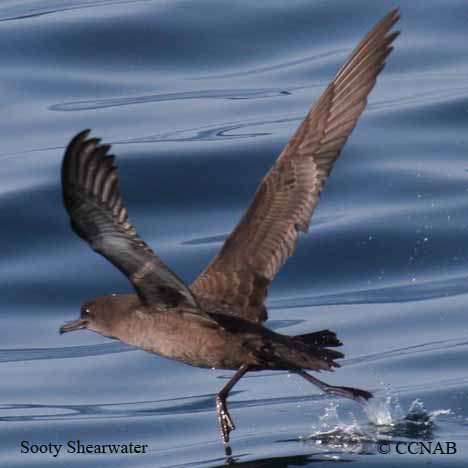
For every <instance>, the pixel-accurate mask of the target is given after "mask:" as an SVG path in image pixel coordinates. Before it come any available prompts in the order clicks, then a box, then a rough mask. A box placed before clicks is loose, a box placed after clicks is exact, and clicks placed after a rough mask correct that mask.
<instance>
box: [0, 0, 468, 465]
mask: <svg viewBox="0 0 468 468" xmlns="http://www.w3.org/2000/svg"><path fill="white" fill-rule="evenodd" d="M399 5H400V8H401V13H402V19H401V20H400V22H399V24H398V27H397V29H400V30H401V31H402V34H401V36H400V37H399V38H398V40H397V41H396V43H395V50H394V52H393V53H392V55H391V56H390V58H389V60H388V64H387V67H386V68H385V70H384V71H383V73H382V74H381V76H380V79H379V81H378V84H377V86H376V88H375V89H374V91H373V92H372V94H371V96H370V99H369V105H368V107H367V109H366V111H365V113H364V115H363V116H362V118H361V120H360V122H359V124H358V126H357V128H356V129H355V131H354V133H353V134H352V137H351V138H350V139H349V141H348V143H347V145H346V147H345V149H344V151H343V153H342V155H341V157H340V160H339V161H338V162H337V164H336V165H335V168H334V170H333V172H332V175H331V177H330V179H329V181H328V183H327V185H326V188H325V190H324V192H323V194H322V198H321V201H320V204H319V207H318V209H317V211H316V213H315V216H314V218H313V221H312V224H311V229H310V232H309V234H308V235H303V236H301V239H300V242H299V245H298V248H297V250H296V253H295V255H294V257H292V258H291V259H290V260H289V261H288V263H287V264H286V266H285V267H284V268H283V269H282V270H281V272H280V274H279V275H278V276H277V278H276V280H275V282H274V283H273V286H272V287H271V289H270V294H269V299H268V306H269V314H270V321H269V322H268V324H269V326H270V327H272V328H274V329H277V330H280V331H281V332H284V333H288V334H298V333H306V332H310V331H314V330H319V329H323V328H330V329H332V330H335V331H336V332H337V334H338V336H339V337H340V338H341V339H342V341H343V342H344V347H343V351H344V352H345V354H346V358H345V359H344V360H343V361H342V368H341V369H339V370H337V371H336V372H335V373H333V374H322V375H321V378H323V379H324V380H326V381H327V382H329V383H332V384H337V385H348V386H357V387H361V388H365V389H367V390H369V391H371V392H373V393H374V394H375V399H374V400H373V401H372V403H371V404H370V405H368V406H366V407H362V406H360V405H358V404H356V403H355V402H352V401H345V400H342V399H339V398H335V397H330V396H326V395H323V394H321V393H320V392H318V391H317V389H316V388H314V387H312V386H311V385H310V384H308V383H307V382H306V381H304V380H302V379H300V378H299V377H297V376H291V375H288V374H287V373H284V372H278V373H274V372H262V373H255V374H247V376H246V377H244V378H243V379H242V380H241V382H240V383H239V384H238V385H237V386H236V387H235V389H234V391H233V392H232V395H231V397H230V398H229V404H230V408H231V414H232V416H233V418H234V420H235V422H236V423H237V429H236V431H234V432H233V433H232V443H231V448H232V456H231V458H230V459H228V458H226V456H225V453H224V448H223V444H222V443H221V441H220V439H219V434H218V425H217V419H216V414H215V404H214V399H213V395H214V394H215V393H216V392H217V391H219V389H220V388H221V387H222V386H223V385H224V384H225V383H226V381H227V380H226V379H228V378H229V376H230V375H231V373H230V372H227V371H214V370H202V369H195V368H191V367H188V366H185V365H183V364H181V363H177V362H172V361H168V360H165V359H163V358H159V357H157V356H153V355H150V354H148V353H145V352H143V351H139V350H135V349H132V348H130V347H128V346H125V345H123V344H120V343H118V342H116V341H111V340H108V339H106V338H104V337H101V336H99V335H96V334H93V333H91V332H77V333H72V334H67V335H63V336H60V335H59V334H58V327H59V326H60V325H61V324H62V323H63V322H65V321H68V320H70V319H73V318H75V317H76V316H77V314H78V312H79V307H80V304H81V303H82V302H84V301H86V300H87V299H89V298H92V297H95V296H99V295H103V294H108V293H111V292H128V291H131V286H130V284H129V283H128V282H127V281H126V279H125V278H124V277H123V276H122V275H121V274H120V273H119V272H118V271H117V270H116V269H115V268H113V267H112V266H111V265H110V264H109V263H108V262H106V260H105V259H103V258H101V257H100V256H98V255H96V254H95V253H93V252H92V251H91V249H89V247H88V246H87V245H86V244H85V243H84V242H82V241H81V240H80V239H79V238H78V237H77V236H76V235H75V234H74V233H73V232H72V231H71V229H70V227H69V223H68V217H67V215H66V214H65V211H64V208H63V206H62V200H61V192H60V163H61V158H62V155H63V150H64V147H65V145H66V144H67V142H68V140H69V139H70V138H71V136H73V135H74V134H75V133H77V132H78V131H80V130H82V129H83V128H88V127H89V128H92V129H93V132H94V135H96V136H100V137H102V138H103V139H105V141H108V142H111V143H113V148H114V150H113V151H114V153H115V154H116V155H117V164H118V167H119V173H120V180H121V188H122V192H123V194H124V197H125V200H126V203H127V206H128V209H129V212H130V215H131V218H132V220H133V222H134V224H135V226H136V228H137V229H138V231H139V233H140V235H141V236H142V237H143V238H144V239H146V240H147V242H148V243H149V244H150V245H151V246H153V247H154V249H155V250H156V252H157V253H158V254H159V255H160V256H161V257H162V258H163V259H164V260H165V261H166V262H167V263H169V264H170V265H171V267H172V268H173V269H174V270H175V271H177V272H178V274H179V275H180V276H181V277H182V278H183V279H184V280H185V281H187V282H191V281H192V280H193V279H194V278H195V277H196V275H197V274H198V273H199V272H200V271H201V270H202V268H203V267H204V266H205V265H206V263H207V262H208V261H209V259H210V258H211V257H212V256H213V255H214V253H215V252H216V251H217V250H218V249H219V248H220V246H221V244H222V241H223V239H224V238H225V237H226V236H227V235H228V234H229V232H230V231H231V229H232V228H233V226H234V225H235V223H236V222H237V220H238V219H239V217H240V215H241V214H242V212H243V210H244V209H245V207H246V206H247V204H248V202H249V200H250V198H251V197H252V195H253V193H254V191H255V188H256V186H257V183H258V182H259V180H260V179H261V178H262V176H263V175H264V173H265V172H266V171H267V170H268V168H269V167H270V165H271V164H272V163H273V161H274V159H275V157H276V156H277V155H278V154H279V152H280V151H281V149H282V147H283V146H284V145H285V144H286V142H287V141H288V139H289V137H290V136H291V135H292V133H293V132H294V130H295V128H296V127H297V126H298V124H299V123H300V121H301V119H302V118H303V117H304V115H305V113H306V112H307V110H308V108H309V106H310V105H311V104H312V103H313V101H314V100H315V99H316V98H317V96H318V95H319V94H320V92H321V91H322V90H323V89H324V87H325V86H326V84H327V82H328V80H329V79H330V78H331V77H332V76H333V73H334V72H335V71H336V69H337V68H338V67H339V66H340V65H341V63H342V62H343V61H344V60H345V58H346V56H347V54H348V53H349V52H350V51H351V50H352V48H353V47H354V46H355V45H356V44H357V42H358V41H359V40H360V38H361V37H362V36H363V35H364V34H365V33H366V32H367V31H368V30H369V29H370V28H371V27H372V25H373V24H374V23H375V22H376V21H377V20H378V19H380V18H381V17H382V16H383V15H384V14H385V13H387V12H388V11H389V10H390V9H391V8H393V7H394V6H395V3H394V2H393V1H386V0H381V1H379V2H375V1H371V0H367V1H364V0H354V1H353V2H349V1H344V0H340V1H339V0H328V1H323V0H288V1H285V0H282V1H279V0H270V1H268V2H258V1H257V2H255V1H252V0H251V1H236V2H228V1H202V0H201V1H163V0H161V1H150V0H146V1H144V0H141V1H138V0H133V1H131V0H115V1H112V0H102V1H98V0H94V1H85V0H69V1H64V0H34V1H33V0H28V1H27V0H21V1H19V0H16V1H10V0H4V1H2V2H1V3H0V43H1V44H2V47H1V49H0V58H1V63H2V65H1V67H0V87H1V93H0V101H1V109H2V110H3V112H2V114H1V115H2V116H1V119H0V120H1V125H0V137H1V143H2V144H1V147H0V216H1V220H2V223H1V256H0V324H1V325H0V343H1V344H0V375H1V379H0V380H1V384H0V395H1V398H0V434H1V443H0V444H1V445H0V447H1V450H0V464H1V466H5V467H24V466H28V467H45V466H57V467H89V466H96V467H108V466H109V467H116V466H118V467H137V468H140V467H218V466H224V465H225V464H227V463H231V464H234V465H237V466H243V467H249V468H253V467H274V468H280V467H281V468H285V467H298V466H301V467H311V466H316V465H315V464H316V463H317V462H320V466H330V465H331V464H335V463H340V462H348V463H351V466H353V467H356V468H358V467H361V466H380V465H382V466H422V465H426V464H428V463H430V464H432V465H433V466H444V467H445V466H466V462H467V460H468V373H467V360H468V320H467V301H468V172H467V170H468V132H467V131H466V129H467V110H468V82H467V76H468V52H467V48H466V42H467V38H468V9H467V6H466V2H464V1H461V0H449V1H444V2H441V1H435V0H424V1H423V0H412V1H409V0H400V2H399ZM74 440H80V441H81V443H83V444H129V443H130V442H132V443H134V444H147V445H148V447H147V453H146V454H133V455H125V454H107V455H103V454H71V453H65V451H66V444H67V442H68V441H74ZM23 442H24V443H25V444H27V445H28V446H29V447H31V446H32V445H33V444H36V445H41V444H49V443H52V444H62V445H64V448H63V449H62V451H61V453H60V454H59V455H58V456H56V457H54V456H53V454H51V453H22V451H23V452H24V451H26V450H25V449H24V448H23V446H22V443H23ZM410 442H415V443H416V444H417V443H419V442H425V443H429V442H432V443H433V444H436V443H437V442H440V443H441V444H446V443H447V442H453V443H455V444H456V453H452V454H446V455H444V454H441V453H435V454H431V455H428V454H425V455H411V454H408V453H404V454H399V453H397V448H398V447H399V448H400V451H404V448H405V447H407V445H405V444H409V443H410ZM416 446H417V445H416ZM382 447H384V448H388V449H389V452H390V453H387V454H383V453H380V452H379V450H380V451H382Z"/></svg>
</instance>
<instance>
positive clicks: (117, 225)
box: [60, 10, 399, 443]
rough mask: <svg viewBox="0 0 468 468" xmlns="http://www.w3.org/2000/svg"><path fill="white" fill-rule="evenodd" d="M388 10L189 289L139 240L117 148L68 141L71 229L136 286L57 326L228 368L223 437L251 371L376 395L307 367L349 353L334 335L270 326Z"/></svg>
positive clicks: (355, 108)
mask: <svg viewBox="0 0 468 468" xmlns="http://www.w3.org/2000/svg"><path fill="white" fill-rule="evenodd" d="M398 19H399V13H398V10H394V11H392V12H390V13H389V14H388V15H387V16H385V17H384V18H383V19H382V20H381V21H380V22H379V23H377V24H376V25H375V26H374V28H373V29H372V30H371V31H370V32H369V33H368V34H367V35H366V36H365V37H364V39H363V40H362V41H361V42H360V43H359V45H358V46H357V48H356V49H355V50H354V52H353V53H352V54H351V56H350V57H349V58H348V60H347V61H346V63H345V64H344V65H343V66H342V67H341V68H340V70H339V71H338V73H337V74H336V76H335V77H334V78H333V80H332V81H331V83H330V84H329V85H328V87H327V88H326V90H325V91H324V92H323V94H322V95H321V96H320V98H319V100H318V101H317V103H316V104H315V105H314V106H313V107H312V108H311V109H310V111H309V113H308V114H307V116H306V117H305V119H304V121H303V122H302V123H301V125H300V126H299V128H298V129H297V131H296V133H295V134H294V136H293V137H292V139H291V140H290V141H289V143H288V144H287V145H286V147H285V148H284V149H283V151H282V152H281V154H280V155H279V157H278V159H277V160H276V162H275V163H274V165H273V167H272V168H271V169H270V171H269V172H268V173H267V175H266V176H265V177H264V179H263V180H262V181H261V183H260V185H259V187H258V189H257V192H256V194H255V196H254V198H253V201H252V203H251V204H250V206H249V208H248V209H247V211H246V212H245V214H244V215H243V217H242V219H241V220H240V221H239V224H238V225H237V226H236V227H235V229H234V230H233V232H232V233H231V234H230V235H229V237H228V238H227V239H226V241H225V242H224V245H223V246H222V248H221V250H220V251H219V253H218V254H217V255H216V256H215V257H214V258H213V259H212V260H211V262H210V263H209V265H208V266H207V267H206V268H205V270H204V271H203V272H202V273H201V274H200V276H199V277H198V278H197V279H196V280H195V282H194V283H193V284H191V285H190V286H186V285H185V284H184V283H183V282H182V280H181V279H180V278H179V277H178V276H177V275H176V274H175V273H174V272H172V271H171V270H170V269H169V268H168V267H167V266H166V265H165V264H164V263H163V262H162V261H161V260H160V259H159V258H158V257H157V256H156V255H155V253H154V252H153V251H152V250H151V248H150V247H149V246H148V245H147V244H146V243H145V242H144V241H143V240H142V239H141V238H140V237H139V236H138V234H137V232H136V230H135V228H134V227H133V225H132V224H131V222H130V220H129V218H128V214H127V210H126V208H125V206H124V202H123V199H122V196H121V194H120V191H119V187H118V179H117V169H116V167H115V166H114V165H113V159H114V157H113V156H111V155H108V152H109V149H110V145H101V144H100V140H99V139H97V138H88V136H89V133H90V130H85V131H83V132H81V133H79V134H78V135H76V136H75V137H74V138H73V139H72V140H71V142H70V143H69V145H68V147H67V149H66V152H65V156H64V158H63V164H62V189H63V199H64V204H65V208H66V210H67V211H68V214H69V215H70V218H71V225H72V228H73V229H74V231H75V232H76V233H77V234H78V235H79V236H80V237H82V238H83V239H84V240H85V241H87V242H88V243H89V244H90V245H91V247H92V248H93V249H94V250H96V251H97V252H99V253H100V254H101V255H103V256H104V257H105V258H107V259H108V260H109V261H110V262H111V263H113V264H114V265H115V266H116V267H117V268H118V269H119V270H121V271H122V273H123V274H124V275H126V276H127V278H128V279H129V280H130V282H131V283H132V285H133V287H134V289H135V291H136V294H118V295H114V294H113V295H108V296H104V297H98V298H96V299H93V300H91V301H89V302H87V303H85V304H84V305H83V306H82V307H81V315H80V318H79V319H77V320H75V321H73V322H70V323H68V324H65V325H63V326H62V327H61V328H60V332H61V333H64V332H69V331H73V330H78V329H82V328H85V329H88V330H92V331H94V332H97V333H100V334H102V335H104V336H107V337H111V338H116V339H119V340H121V341H123V342H125V343H128V344H130V345H133V346H136V347H138V348H141V349H143V350H146V351H149V352H151V353H155V354H158V355H161V356H165V357H167V358H171V359H176V360H179V361H182V362H184V363H186V364H190V365H192V366H197V367H206V368H217V369H232V370H235V371H236V372H235V374H234V375H233V377H232V378H231V379H230V380H229V381H228V383H227V384H226V385H225V386H224V387H223V388H222V390H221V391H220V392H219V393H218V394H217V395H216V408H217V414H218V419H219V423H220V429H221V436H222V438H223V441H224V442H225V443H227V442H228V441H229V434H230V432H231V431H232V430H233V429H234V423H233V421H232V419H231V416H230V415H229V412H228V409H227V404H226V398H227V396H228V394H229V392H230V390H231V389H232V388H233V387H234V385H235V384H236V382H238V381H239V379H240V378H241V377H242V376H243V375H244V374H245V373H246V372H250V371H260V370H264V369H269V370H287V371H290V372H293V373H296V374H298V375H300V376H301V377H303V378H304V379H306V380H308V381H309V382H311V383H312V384H314V385H316V386H318V387H319V388H320V389H321V390H322V391H324V392H325V393H327V394H331V395H339V396H342V397H347V398H352V399H354V400H357V401H365V400H367V399H369V398H371V397H372V395H371V393H369V392H367V391H365V390H360V389H356V388H350V387H338V386H332V385H328V384H326V383H324V382H322V381H320V380H318V379H317V378H315V377H313V376H311V375H310V374H308V373H307V372H306V370H313V371H321V370H329V371H331V370H333V368H335V367H339V364H338V363H336V362H335V359H337V358H342V357H343V354H342V353H340V352H338V351H336V350H332V349H329V348H333V347H337V346H339V345H341V343H340V341H339V340H338V339H337V337H336V335H335V333H334V332H331V331H329V330H322V331H319V332H315V333H309V334H305V335H299V336H286V335H283V334H279V333H276V332H273V331H271V330H269V329H268V328H266V327H265V326H263V324H262V322H264V321H265V320H266V319H267V311H266V307H265V299H266V295H267V289H268V286H269V284H270V282H271V281H272V280H273V278H274V276H275V275H276V273H277V272H278V270H279V269H280V268H281V266H282V265H283V264H284V263H285V261H286V260H287V258H288V257H289V256H290V255H291V254H292V253H293V251H294V247H295V245H296V241H297V237H298V234H299V232H301V231H302V232H306V231H307V230H308V226H309V222H310V218H311V216H312V213H313V212H314V209H315V206H316V205H317V202H318V199H319V195H320V192H321V190H322V188H323V186H324V183H325V181H326V180H327V177H328V175H329V173H330V171H331V169H332V167H333V163H334V162H335V161H336V159H337V158H338V155H339V154H340V151H341V149H342V147H343V146H344V144H345V142H346V140H347V138H348V136H349V135H350V133H351V132H352V130H353V129H354V127H355V125H356V123H357V121H358V118H359V116H360V115H361V113H362V111H363V110H364V108H365V106H366V103H367V96H368V95H369V93H370V91H371V89H372V88H373V87H374V84H375V82H376V78H377V75H378V74H379V72H380V71H381V70H382V69H383V67H384V65H385V59H386V57H387V56H388V55H389V53H390V52H391V51H392V48H393V47H392V46H391V44H392V42H393V40H394V39H395V38H396V37H397V36H398V32H389V31H390V29H391V27H392V26H393V25H394V24H395V23H396V22H397V21H398Z"/></svg>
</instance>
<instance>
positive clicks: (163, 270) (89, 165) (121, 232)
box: [62, 130, 198, 308]
mask: <svg viewBox="0 0 468 468" xmlns="http://www.w3.org/2000/svg"><path fill="white" fill-rule="evenodd" d="M89 133H90V131H89V130H85V131H83V132H81V133H79V134H78V135H76V136H75V137H74V138H73V139H72V140H71V142H70V143H69V145H68V147H67V149H66V151H65V156H64V158H63V163H62V191H63V200H64V204H65V208H66V210H67V212H68V214H69V215H70V218H71V225H72V228H73V230H74V231H75V232H76V233H77V234H78V235H79V236H80V237H81V238H82V239H84V240H85V241H86V242H88V243H89V245H90V246H91V247H92V248H93V249H94V250H95V251H96V252H99V253H100V254H101V255H103V256H104V257H105V258H107V260H109V261H110V262H111V263H113V264H114V265H115V266H116V267H117V268H118V269H119V270H120V271H122V273H123V274H124V275H125V276H127V278H128V279H129V280H130V281H131V283H132V284H133V286H134V288H135V290H136V292H137V294H138V296H139V297H140V300H141V301H142V302H143V303H144V304H148V305H158V306H160V307H164V308H168V307H175V306H178V305H184V306H189V307H194V308H195V307H198V306H197V302H196V301H195V299H194V297H193V295H192V293H191V292H190V290H189V289H188V287H187V286H186V285H185V284H184V283H183V282H182V281H181V280H180V279H179V278H178V277H177V276H176V275H175V273H173V272H172V271H171V270H170V269H169V268H168V267H167V266H166V265H165V264H164V263H163V262H162V261H161V260H160V259H159V258H158V257H157V256H156V255H155V254H154V252H153V251H152V250H151V249H150V248H149V247H148V246H147V245H146V243H145V242H144V241H143V240H142V239H141V238H140V237H139V236H138V234H137V232H136V230H135V228H134V227H133V226H132V224H131V222H130V220H129V218H128V214H127V209H126V208H125V206H124V203H123V199H122V196H121V195H120V191H119V187H118V177H117V168H116V167H115V166H114V165H113V159H114V156H110V155H108V154H107V153H108V151H109V149H110V145H100V144H99V143H100V140H99V139H97V138H89V139H88V135H89Z"/></svg>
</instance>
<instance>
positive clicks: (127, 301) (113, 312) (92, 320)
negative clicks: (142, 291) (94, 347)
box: [59, 294, 138, 337]
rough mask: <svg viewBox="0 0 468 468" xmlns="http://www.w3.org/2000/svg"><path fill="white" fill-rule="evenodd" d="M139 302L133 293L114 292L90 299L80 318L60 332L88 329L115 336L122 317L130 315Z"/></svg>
mask: <svg viewBox="0 0 468 468" xmlns="http://www.w3.org/2000/svg"><path fill="white" fill-rule="evenodd" d="M137 303H138V300H137V298H136V296H135V295H133V294H125V295H122V294H118V295H117V294H112V295H110V296H103V297H98V298H96V299H93V300H91V301H88V302H86V303H84V304H83V305H82V306H81V310H80V317H79V318H78V319H76V320H73V321H72V322H68V323H66V324H64V325H62V326H61V327H60V329H59V331H60V334H62V333H67V332H71V331H75V330H82V329H86V330H91V331H94V332H97V333H100V334H101V335H105V336H110V337H112V336H115V330H116V328H117V327H118V325H119V323H120V321H121V318H123V317H125V316H128V314H129V312H130V309H131V308H132V307H133V306H134V305H136V304H137Z"/></svg>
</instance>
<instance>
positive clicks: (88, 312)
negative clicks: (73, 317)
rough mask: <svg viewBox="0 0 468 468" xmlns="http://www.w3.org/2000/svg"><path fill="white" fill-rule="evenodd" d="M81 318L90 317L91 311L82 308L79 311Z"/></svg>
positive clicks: (87, 308)
mask: <svg viewBox="0 0 468 468" xmlns="http://www.w3.org/2000/svg"><path fill="white" fill-rule="evenodd" d="M81 316H82V317H92V314H91V310H90V308H89V307H86V308H83V309H82V311H81Z"/></svg>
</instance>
